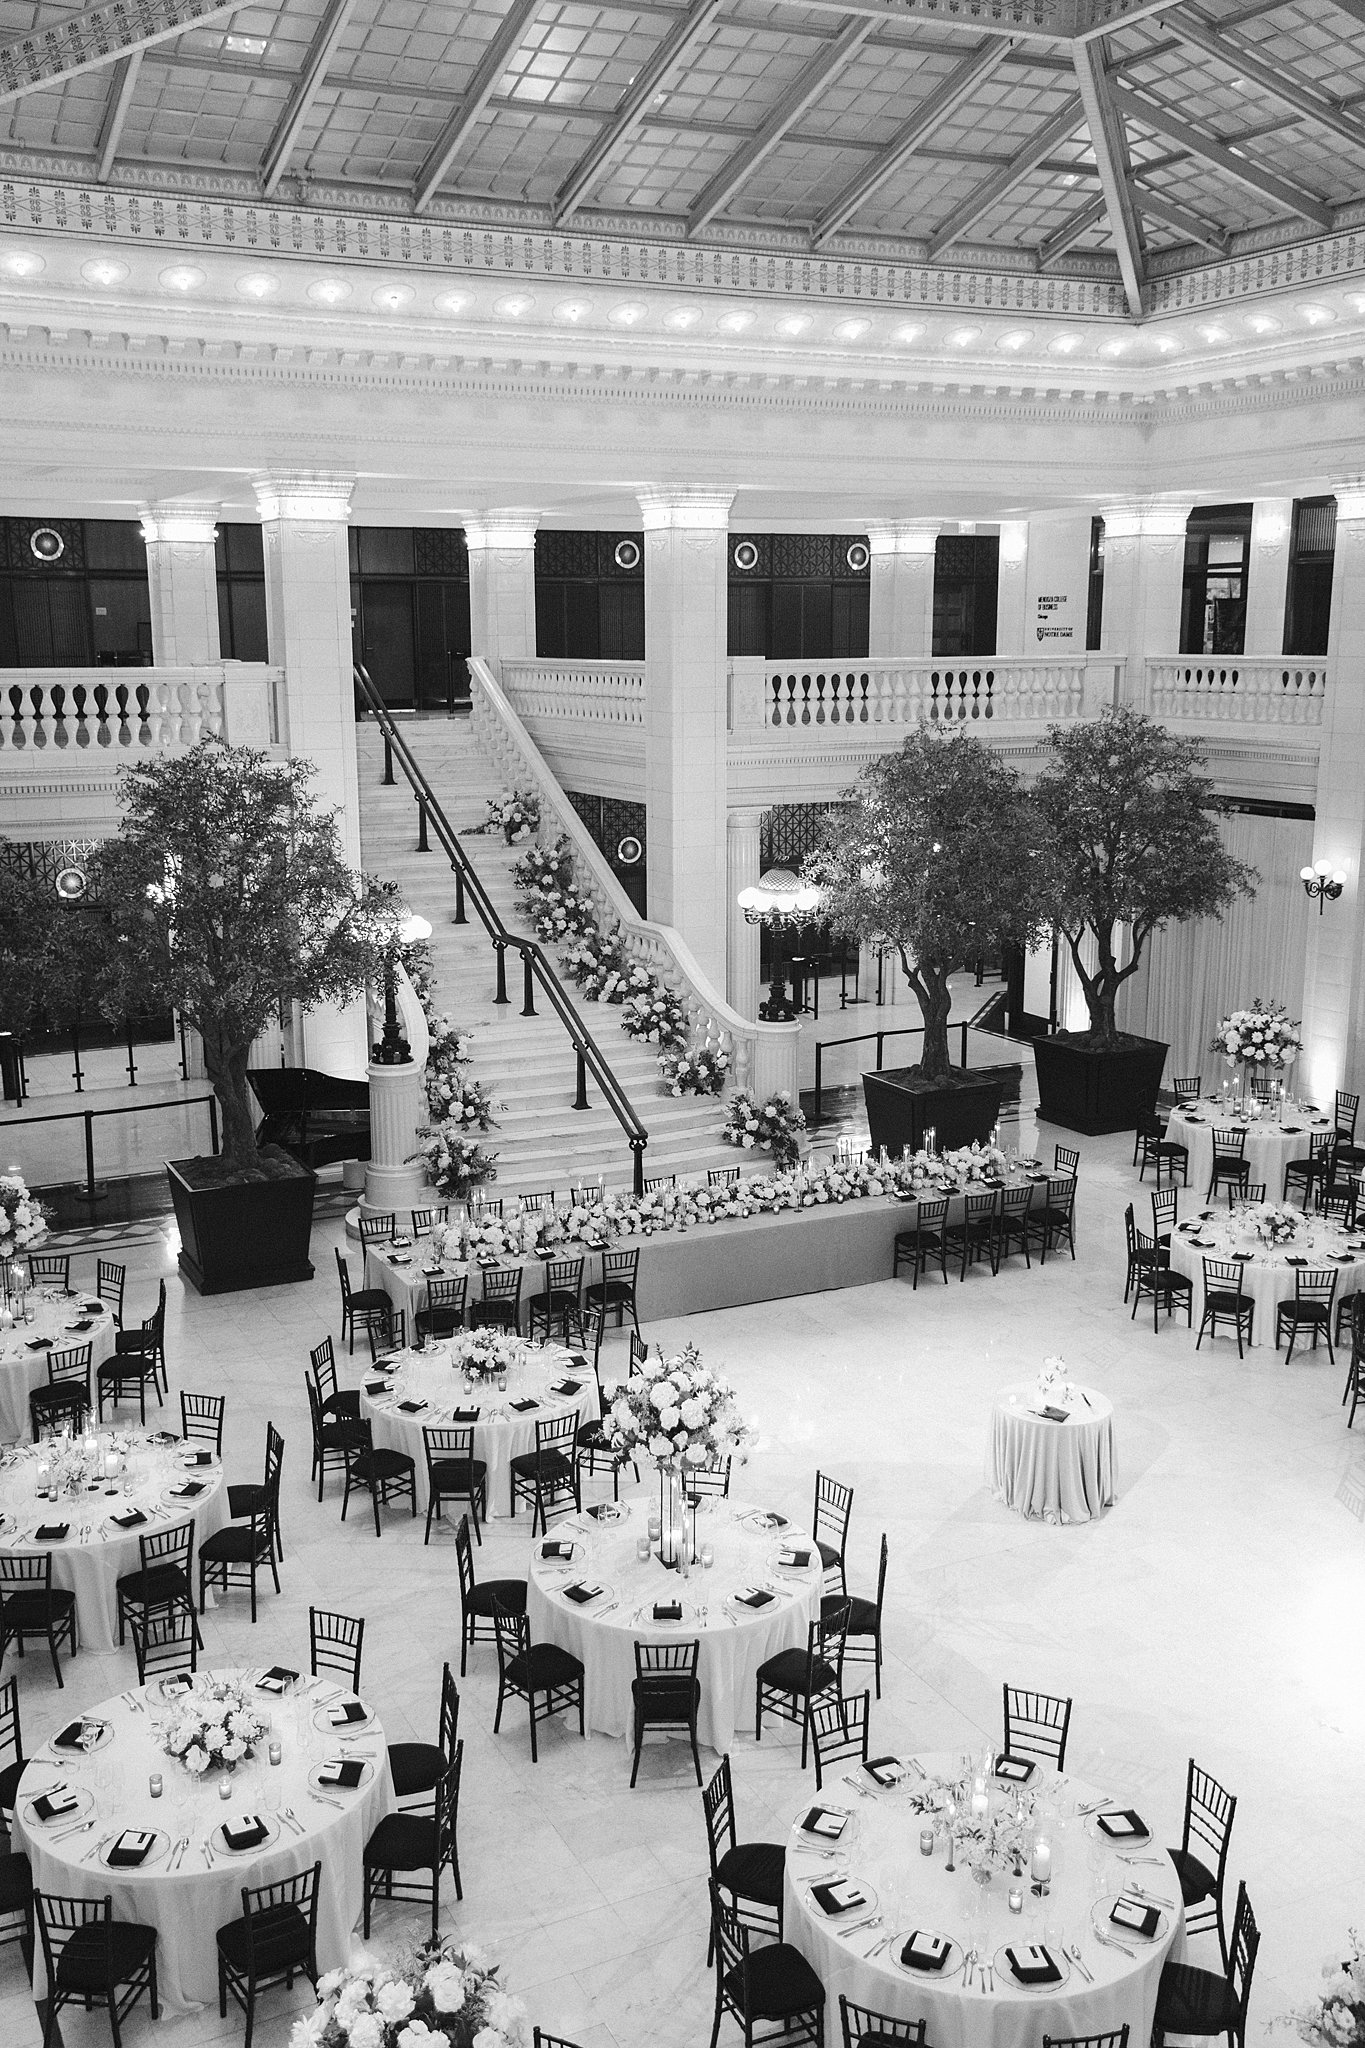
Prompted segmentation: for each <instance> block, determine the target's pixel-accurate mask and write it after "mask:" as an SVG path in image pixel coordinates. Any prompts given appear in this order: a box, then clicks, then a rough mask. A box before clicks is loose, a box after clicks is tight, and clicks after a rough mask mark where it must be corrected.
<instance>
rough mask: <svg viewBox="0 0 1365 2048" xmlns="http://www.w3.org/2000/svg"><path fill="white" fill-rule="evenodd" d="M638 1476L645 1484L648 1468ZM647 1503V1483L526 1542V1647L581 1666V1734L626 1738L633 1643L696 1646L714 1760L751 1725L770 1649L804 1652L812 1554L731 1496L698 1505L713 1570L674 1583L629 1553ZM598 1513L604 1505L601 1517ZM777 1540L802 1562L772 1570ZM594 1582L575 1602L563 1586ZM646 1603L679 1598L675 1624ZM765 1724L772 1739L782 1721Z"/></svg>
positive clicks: (777, 1521)
mask: <svg viewBox="0 0 1365 2048" xmlns="http://www.w3.org/2000/svg"><path fill="white" fill-rule="evenodd" d="M646 1479H647V1481H652V1480H653V1479H654V1474H653V1472H652V1471H651V1472H648V1473H647V1474H646ZM657 1500H658V1490H657V1485H656V1486H655V1488H654V1490H653V1493H652V1495H651V1490H650V1486H649V1484H648V1483H647V1484H646V1487H645V1490H644V1492H643V1493H642V1494H637V1495H635V1496H634V1497H633V1498H632V1499H631V1500H629V1501H622V1502H621V1504H620V1509H619V1513H618V1516H617V1519H615V1520H605V1519H603V1520H595V1519H594V1518H593V1516H592V1514H590V1513H587V1514H584V1515H583V1516H582V1518H581V1519H575V1520H574V1521H572V1522H570V1521H567V1520H560V1521H557V1522H554V1523H552V1524H551V1526H550V1532H549V1537H548V1539H541V1538H537V1540H536V1541H535V1542H534V1543H533V1544H532V1546H531V1570H530V1582H529V1593H528V1596H527V1613H528V1614H529V1616H530V1622H531V1640H532V1642H536V1643H544V1642H550V1643H558V1644H559V1646H560V1648H561V1649H564V1650H569V1651H571V1652H572V1653H573V1655H574V1656H575V1657H577V1658H579V1659H580V1661H581V1662H582V1664H583V1667H584V1674H585V1676H584V1686H583V1698H584V1709H585V1716H586V1722H587V1726H588V1727H589V1728H592V1729H594V1730H596V1731H597V1732H598V1733H599V1734H602V1735H627V1734H629V1732H630V1729H631V1725H632V1723H631V1695H630V1688H631V1681H632V1680H633V1679H634V1677H635V1650H634V1645H635V1643H636V1642H637V1641H638V1642H645V1643H664V1642H673V1641H679V1640H681V1641H683V1642H690V1641H692V1639H693V1638H694V1637H695V1638H697V1639H699V1640H700V1643H701V1652H700V1659H699V1662H698V1665H697V1678H698V1681H699V1683H700V1685H701V1709H700V1713H699V1715H698V1720H697V1735H698V1739H699V1740H700V1741H701V1742H703V1743H705V1744H706V1745H707V1746H708V1747H709V1748H711V1749H714V1750H716V1751H717V1752H721V1753H723V1752H724V1751H725V1750H727V1749H729V1747H730V1744H731V1742H732V1741H733V1740H734V1734H735V1730H736V1728H743V1729H752V1727H753V1725H754V1687H755V1681H756V1677H757V1673H758V1667H759V1665H760V1664H762V1663H765V1662H766V1660H767V1659H768V1658H769V1657H775V1656H776V1655H777V1653H778V1651H779V1650H789V1649H793V1648H799V1649H803V1650H804V1648H805V1646H806V1638H807V1631H808V1629H809V1625H810V1623H811V1622H812V1621H814V1620H815V1619H816V1617H817V1615H818V1614H819V1612H820V1595H821V1588H822V1585H823V1574H822V1573H821V1570H820V1560H819V1553H818V1552H817V1551H815V1550H814V1548H813V1546H812V1544H811V1541H810V1538H809V1537H802V1536H800V1535H799V1534H798V1533H797V1532H795V1531H794V1530H792V1528H791V1527H790V1526H789V1525H788V1524H787V1522H786V1521H785V1519H784V1518H782V1517H781V1516H774V1515H771V1514H769V1513H768V1512H767V1511H766V1510H765V1509H763V1508H752V1507H743V1506H741V1505H739V1504H738V1503H737V1502H735V1501H729V1500H718V1499H717V1500H708V1501H704V1502H703V1504H702V1506H701V1507H700V1509H699V1510H698V1514H697V1541H698V1544H699V1545H704V1544H710V1545H711V1547H712V1549H713V1550H714V1553H715V1563H714V1566H713V1567H712V1568H711V1569H710V1570H703V1569H701V1567H700V1566H694V1567H693V1569H692V1573H691V1576H690V1577H689V1578H686V1579H684V1578H682V1577H681V1576H680V1574H679V1573H677V1572H675V1571H670V1570H669V1569H667V1568H666V1567H665V1566H664V1565H663V1564H661V1563H660V1562H659V1560H658V1558H657V1557H654V1556H651V1557H650V1558H649V1559H648V1561H642V1560H641V1559H640V1558H639V1557H638V1556H637V1555H636V1545H637V1540H638V1539H639V1538H640V1537H642V1536H644V1535H645V1534H646V1533H647V1526H648V1518H649V1513H650V1506H651V1501H653V1502H655V1503H657ZM601 1512H603V1511H602V1510H599V1513H601ZM610 1512H611V1509H610V1505H608V1507H607V1508H606V1510H605V1513H607V1514H610ZM547 1541H548V1542H549V1543H550V1544H551V1545H553V1544H555V1543H569V1542H572V1543H573V1545H574V1555H573V1556H572V1558H570V1559H568V1560H561V1559H559V1558H547V1557H546V1556H545V1555H544V1551H545V1548H546V1542H547ZM787 1541H790V1542H791V1544H792V1546H793V1549H794V1550H795V1551H797V1552H802V1551H804V1552H805V1553H806V1555H807V1560H808V1561H807V1563H806V1564H805V1565H803V1566H800V1567H798V1568H794V1569H786V1568H784V1567H782V1566H781V1565H780V1564H779V1563H778V1559H779V1556H780V1554H781V1551H782V1549H783V1546H784V1543H785V1542H787ZM594 1587H597V1588H600V1591H599V1592H598V1593H597V1594H596V1595H595V1597H594V1598H592V1599H590V1600H587V1601H584V1602H583V1603H582V1604H578V1603H577V1602H575V1600H574V1599H573V1598H572V1597H571V1595H570V1591H569V1589H570V1588H575V1589H579V1588H581V1589H583V1590H590V1589H592V1588H594ZM746 1600H753V1601H756V1602H757V1604H756V1605H748V1604H746ZM656 1602H657V1603H658V1604H659V1605H660V1606H666V1605H669V1604H671V1603H673V1602H678V1603H680V1605H681V1609H682V1612H681V1614H680V1616H679V1618H678V1619H677V1620H676V1621H658V1622H656V1621H655V1619H654V1607H655V1604H656ZM504 1725H506V1723H505V1722H504ZM772 1727H773V1733H774V1737H775V1738H776V1739H778V1740H780V1739H781V1736H782V1733H783V1732H784V1724H783V1723H781V1722H774V1723H773V1724H772ZM785 1732H786V1733H790V1730H785Z"/></svg>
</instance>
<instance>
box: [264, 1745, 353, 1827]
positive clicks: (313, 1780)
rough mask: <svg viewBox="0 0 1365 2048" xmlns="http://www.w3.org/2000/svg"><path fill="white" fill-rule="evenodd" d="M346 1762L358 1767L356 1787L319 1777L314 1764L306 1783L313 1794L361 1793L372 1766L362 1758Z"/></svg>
mask: <svg viewBox="0 0 1365 2048" xmlns="http://www.w3.org/2000/svg"><path fill="white" fill-rule="evenodd" d="M346 1761H347V1762H348V1763H357V1764H359V1765H360V1783H359V1784H358V1785H338V1784H337V1782H336V1780H335V1778H324V1777H321V1776H320V1775H319V1773H320V1772H321V1770H322V1765H321V1764H314V1766H313V1768H312V1770H311V1771H310V1772H309V1773H308V1783H309V1784H310V1785H311V1786H312V1788H313V1790H314V1791H315V1792H327V1793H330V1794H331V1796H332V1797H333V1798H335V1797H336V1796H337V1794H338V1793H341V1792H363V1791H364V1789H365V1787H366V1786H367V1785H368V1784H369V1783H370V1782H371V1780H372V1779H373V1777H374V1765H373V1764H371V1763H367V1762H366V1761H365V1759H364V1758H363V1757H358V1756H357V1757H348V1758H347V1759H346ZM261 1818H262V1820H264V1819H265V1815H264V1814H262V1816H261Z"/></svg>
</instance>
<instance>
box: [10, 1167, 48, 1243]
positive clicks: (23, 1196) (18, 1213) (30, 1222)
mask: <svg viewBox="0 0 1365 2048" xmlns="http://www.w3.org/2000/svg"><path fill="white" fill-rule="evenodd" d="M46 1236H47V1217H46V1215H45V1214H44V1212H43V1209H42V1206H41V1204H40V1203H38V1202H37V1201H35V1200H34V1198H33V1196H32V1195H31V1194H30V1193H29V1191H28V1189H27V1187H25V1185H24V1181H23V1176H22V1175H21V1174H18V1173H0V1259H12V1258H13V1257H14V1254H15V1253H16V1252H30V1251H32V1250H33V1248H34V1246H35V1245H38V1244H41V1243H42V1241H43V1239H44V1238H45V1237H46Z"/></svg>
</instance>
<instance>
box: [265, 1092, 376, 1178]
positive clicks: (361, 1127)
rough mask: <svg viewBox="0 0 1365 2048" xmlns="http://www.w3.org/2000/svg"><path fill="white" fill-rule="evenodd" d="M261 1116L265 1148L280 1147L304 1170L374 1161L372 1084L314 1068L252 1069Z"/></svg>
mask: <svg viewBox="0 0 1365 2048" xmlns="http://www.w3.org/2000/svg"><path fill="white" fill-rule="evenodd" d="M247 1079H248V1081H250V1083H251V1086H252V1090H253V1092H254V1094H255V1097H256V1100H257V1102H258V1103H259V1104H260V1106H261V1110H262V1116H261V1121H260V1124H259V1125H258V1126H257V1130H256V1142H257V1143H258V1144H260V1145H279V1146H282V1147H283V1149H284V1150H285V1151H286V1152H288V1153H289V1154H290V1155H291V1156H292V1157H293V1158H295V1159H297V1160H298V1162H299V1164H300V1165H301V1166H310V1167H313V1168H317V1167H319V1166H330V1165H332V1164H333V1163H334V1162H335V1161H336V1160H338V1159H368V1158H369V1156H370V1084H369V1082H368V1081H342V1080H339V1079H338V1078H337V1077H336V1075H335V1074H320V1073H319V1072H318V1071H317V1069H316V1068H315V1067H251V1068H249V1069H248V1071H247Z"/></svg>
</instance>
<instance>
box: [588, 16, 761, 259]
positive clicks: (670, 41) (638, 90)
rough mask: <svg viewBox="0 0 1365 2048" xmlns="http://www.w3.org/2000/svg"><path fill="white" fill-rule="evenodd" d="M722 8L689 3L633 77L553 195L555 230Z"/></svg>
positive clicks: (626, 139)
mask: <svg viewBox="0 0 1365 2048" xmlns="http://www.w3.org/2000/svg"><path fill="white" fill-rule="evenodd" d="M720 9H721V0H692V5H691V6H690V7H689V8H688V10H687V12H686V14H685V15H684V16H683V17H682V19H681V21H679V22H677V23H675V25H674V26H673V28H671V29H670V30H669V32H668V34H667V35H666V36H665V37H664V39H663V41H662V42H661V43H660V45H659V47H658V49H657V50H656V51H655V52H654V55H653V56H652V57H651V58H650V59H649V62H648V63H647V64H645V65H643V66H642V67H641V69H640V70H639V71H637V72H636V74H635V83H634V84H633V85H632V86H631V87H630V88H629V90H628V91H627V92H625V93H624V94H623V95H622V97H621V100H620V102H619V104H618V105H617V108H616V112H615V113H614V114H613V115H612V117H611V120H610V121H609V122H608V123H607V125H606V127H605V128H604V129H603V130H602V132H601V134H600V135H599V136H598V137H597V140H596V141H595V142H592V143H590V144H589V145H588V147H587V149H585V150H584V152H583V154H582V156H581V157H580V158H579V159H578V162H577V163H576V164H575V165H574V167H573V169H572V170H571V171H570V173H569V175H568V177H567V178H566V179H565V180H564V183H563V184H562V185H561V186H560V188H559V190H558V192H556V194H555V199H554V206H553V207H552V209H551V216H552V218H553V220H554V224H555V226H556V227H558V226H559V225H560V223H561V222H563V221H566V220H567V219H568V218H569V215H570V214H571V213H576V212H577V210H578V208H579V207H580V206H581V205H582V203H583V200H584V199H585V198H586V197H587V194H588V193H589V191H590V190H591V189H592V187H593V186H594V185H595V184H596V182H597V180H598V178H600V177H601V175H602V172H603V171H604V170H605V169H606V166H607V164H608V163H609V162H610V160H611V158H612V157H613V156H615V154H616V152H617V150H618V149H620V147H621V145H622V144H623V143H625V142H628V141H629V140H630V138H631V136H632V135H633V134H634V133H635V130H636V129H637V128H638V127H639V125H640V122H641V120H642V118H643V116H644V115H645V113H646V112H647V110H648V108H649V104H650V102H651V100H652V99H653V98H654V95H655V93H656V92H658V90H659V88H660V87H661V86H662V84H663V82H664V80H665V78H667V76H668V74H669V73H670V72H671V71H672V69H673V67H674V66H675V65H676V64H678V63H680V62H681V60H682V59H683V57H685V56H686V54H687V52H688V50H689V49H690V48H691V47H692V45H693V43H694V42H696V40H697V38H698V36H700V35H703V34H704V33H705V31H706V30H707V29H708V28H709V27H710V26H711V23H712V22H713V21H714V19H715V17H716V16H717V14H719V12H720Z"/></svg>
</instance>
